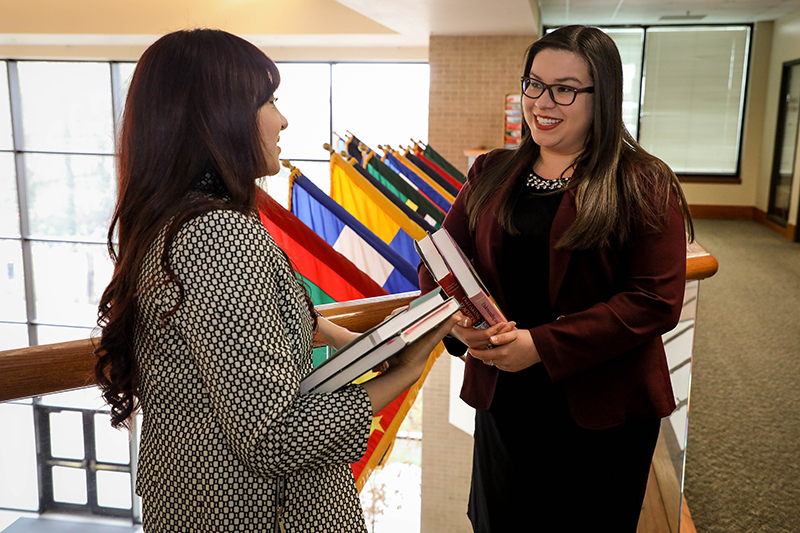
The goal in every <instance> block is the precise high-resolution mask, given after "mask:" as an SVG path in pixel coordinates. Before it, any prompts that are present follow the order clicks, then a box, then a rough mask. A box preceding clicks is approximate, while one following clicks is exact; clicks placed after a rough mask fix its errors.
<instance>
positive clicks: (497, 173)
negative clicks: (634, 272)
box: [467, 26, 694, 250]
mask: <svg viewBox="0 0 800 533" xmlns="http://www.w3.org/2000/svg"><path fill="white" fill-rule="evenodd" d="M542 50H561V51H566V52H571V53H573V54H576V55H577V56H578V57H581V58H583V60H584V61H586V64H587V65H588V67H589V73H590V75H591V77H592V80H593V82H594V95H593V97H594V105H593V106H592V108H593V117H592V125H591V127H590V130H589V134H588V138H587V139H586V144H585V146H584V149H583V152H582V153H581V154H580V155H578V157H577V158H576V159H575V161H574V162H573V164H572V167H573V168H574V169H575V171H576V172H575V175H574V177H575V178H576V179H575V180H573V182H572V183H571V184H570V187H574V188H575V189H576V190H575V194H576V204H577V208H578V213H577V217H576V220H575V223H574V224H573V225H572V226H571V227H570V228H569V230H567V232H566V233H565V234H564V235H563V237H562V239H561V241H560V242H559V243H558V246H559V247H563V248H566V249H570V250H588V249H596V248H600V247H602V246H606V245H621V244H622V243H624V242H626V240H627V239H628V238H629V237H630V234H631V231H632V229H633V227H634V226H639V227H644V228H652V229H660V228H661V227H663V225H664V221H665V220H666V216H665V214H666V211H667V209H668V203H669V199H670V190H672V191H673V192H674V194H675V196H676V197H677V198H678V202H679V204H680V208H681V210H682V212H683V216H684V219H685V221H686V227H687V231H688V234H689V240H692V239H693V238H694V228H693V225H692V219H691V215H690V213H689V208H688V205H687V202H686V198H685V197H684V195H683V191H682V189H681V186H680V183H679V181H678V178H677V177H676V176H675V173H674V172H672V170H671V169H670V168H669V167H668V166H667V165H666V164H665V163H664V162H663V161H661V160H660V159H658V158H657V157H655V156H653V155H651V154H649V153H647V152H646V151H645V150H644V149H643V148H642V147H641V146H640V145H639V143H637V142H636V140H635V139H634V138H633V137H632V136H631V135H630V133H629V132H628V130H627V128H626V127H625V124H624V123H623V120H622V100H623V91H622V61H621V60H620V56H619V51H618V50H617V46H616V45H615V44H614V41H613V40H612V39H611V38H610V37H609V36H608V35H606V34H605V33H604V32H603V31H602V30H600V29H598V28H594V27H590V26H565V27H563V28H560V29H558V30H556V31H554V32H552V33H549V34H547V35H545V36H544V37H542V38H541V39H539V40H538V41H536V42H535V43H533V44H532V45H531V46H530V47H529V48H528V51H527V54H526V58H525V65H524V69H525V70H524V71H523V75H524V76H527V75H528V73H529V72H530V69H531V65H532V64H533V60H534V58H535V57H536V55H537V54H538V53H539V52H541V51H542ZM522 98H527V97H526V96H524V95H523V96H522ZM539 152H540V148H539V146H538V145H537V144H536V142H534V140H533V136H532V135H531V130H530V128H529V127H528V125H527V124H526V123H525V121H523V123H522V140H521V142H520V145H519V146H518V147H517V148H516V149H515V150H508V151H505V152H502V153H501V154H499V155H498V156H497V158H498V159H497V161H498V162H497V164H495V165H493V166H491V167H490V168H488V169H487V171H486V174H485V176H483V177H482V179H481V180H479V181H478V182H476V183H475V184H474V185H472V186H470V189H469V193H470V195H469V197H468V200H467V210H468V213H469V221H470V229H471V230H472V231H474V230H475V228H476V226H477V223H478V219H479V217H480V216H481V215H482V214H483V212H484V211H485V210H486V209H487V208H488V207H489V204H490V203H491V202H492V200H493V199H494V197H495V195H496V194H498V193H497V191H499V190H502V191H504V193H503V194H504V195H505V196H504V197H503V198H502V199H501V204H500V208H499V209H498V211H497V215H496V216H497V219H498V222H499V223H500V224H501V226H502V227H503V228H504V229H505V230H506V231H508V232H510V233H516V232H517V230H516V228H515V227H514V224H513V222H512V212H513V209H514V204H515V202H516V197H514V196H513V195H512V194H511V190H512V189H513V188H512V187H507V186H505V185H506V182H507V180H508V178H509V176H510V175H512V174H514V173H515V172H518V171H519V169H520V168H524V169H526V170H531V169H532V168H533V164H534V162H535V161H536V160H537V158H538V157H539Z"/></svg>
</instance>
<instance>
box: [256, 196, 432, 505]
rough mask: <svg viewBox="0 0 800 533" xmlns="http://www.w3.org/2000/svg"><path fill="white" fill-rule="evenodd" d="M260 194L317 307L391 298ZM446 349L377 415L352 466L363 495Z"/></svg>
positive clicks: (263, 210) (262, 209) (272, 229)
mask: <svg viewBox="0 0 800 533" xmlns="http://www.w3.org/2000/svg"><path fill="white" fill-rule="evenodd" d="M257 193H258V194H257V207H258V212H259V216H260V218H261V221H262V223H263V224H264V225H265V227H266V228H267V230H268V231H269V233H270V235H272V238H273V239H274V240H275V242H276V243H277V244H278V246H280V247H281V248H282V249H283V250H284V251H285V252H286V253H287V255H288V256H289V258H290V259H291V261H292V263H293V267H294V268H295V270H296V272H297V274H298V276H299V277H300V278H301V280H303V281H305V282H306V283H308V286H309V287H311V284H312V283H314V285H315V286H317V287H318V288H319V289H320V291H319V292H316V293H315V292H312V299H314V298H317V299H315V300H314V303H315V304H321V303H330V302H332V301H346V300H353V299H361V298H365V297H370V296H381V295H385V294H386V291H384V290H383V289H382V288H381V287H380V286H378V285H377V284H376V283H375V282H374V281H372V280H371V279H370V278H369V277H368V276H367V275H366V274H364V273H363V272H361V271H359V270H358V268H356V267H355V265H353V264H352V263H350V262H349V261H348V260H347V259H346V258H345V257H344V256H342V255H341V254H339V253H338V252H336V251H335V250H334V249H333V248H332V247H331V246H330V245H328V244H327V243H326V242H325V241H323V240H322V238H321V237H320V236H319V235H317V234H316V233H314V232H313V231H312V230H311V229H310V228H308V227H306V226H305V225H304V224H303V223H302V222H300V220H299V219H297V218H296V217H295V216H294V215H292V214H291V213H290V212H289V211H287V210H285V209H284V208H283V207H282V206H281V205H280V204H279V203H278V202H276V201H275V200H273V199H272V198H271V197H270V196H269V195H268V194H267V193H266V192H264V191H263V190H262V189H258V191H257ZM310 280H316V282H312V281H310ZM317 284H318V285H317ZM337 298H341V299H339V300H337ZM442 350H443V345H442V344H439V346H438V347H437V348H436V350H434V352H433V354H432V355H431V357H430V358H429V359H428V364H427V365H426V367H425V370H424V372H423V374H422V377H420V379H419V380H418V381H417V383H415V384H414V385H412V386H411V387H410V388H409V389H408V390H406V391H405V392H404V393H403V394H401V395H400V396H399V397H397V398H396V399H395V400H394V401H393V402H392V403H390V404H389V405H388V406H386V407H385V408H384V409H382V410H381V411H380V412H379V413H378V414H377V415H376V416H375V417H373V419H372V427H371V428H370V433H369V439H368V441H367V452H366V453H365V454H364V456H363V457H362V458H361V460H360V461H358V462H357V463H352V464H351V465H350V466H351V468H352V469H353V477H354V478H355V481H356V487H357V488H358V490H359V492H360V491H361V489H362V488H363V487H364V485H365V484H366V482H367V480H368V479H369V476H370V474H371V473H372V472H373V470H375V469H376V468H378V467H379V466H380V465H381V461H382V460H383V459H384V458H385V457H386V456H387V452H388V450H389V449H390V448H391V445H392V443H393V442H394V439H395V437H396V436H397V430H398V429H399V428H400V425H401V424H402V423H403V419H404V418H405V416H406V414H407V413H408V411H409V410H410V409H411V406H412V405H413V404H414V401H415V400H416V398H417V394H418V393H419V390H420V389H421V388H422V383H423V382H424V380H425V377H426V376H427V374H428V372H429V371H430V369H431V366H432V365H433V362H434V361H435V359H436V358H437V357H438V356H439V355H440V354H441V353H442Z"/></svg>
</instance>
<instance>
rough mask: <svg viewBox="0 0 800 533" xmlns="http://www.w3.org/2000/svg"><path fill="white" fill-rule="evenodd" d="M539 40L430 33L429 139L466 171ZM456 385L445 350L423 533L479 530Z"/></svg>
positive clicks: (426, 467) (434, 386) (433, 390)
mask: <svg viewBox="0 0 800 533" xmlns="http://www.w3.org/2000/svg"><path fill="white" fill-rule="evenodd" d="M535 39H536V36H535V35H530V36H480V37H435V36H433V37H431V38H430V48H429V61H430V66H431V92H430V121H429V124H430V125H429V130H428V142H429V143H430V144H431V146H433V147H434V148H435V149H436V150H437V151H438V152H440V153H441V154H442V155H443V156H444V157H445V158H447V160H448V161H450V162H451V163H452V164H453V165H455V166H456V167H458V168H459V169H460V170H461V171H462V172H464V173H466V171H467V157H466V156H465V155H464V150H468V149H473V148H479V147H481V148H499V147H502V145H503V109H504V104H505V95H506V94H516V93H518V92H519V90H520V89H519V77H520V75H521V70H522V62H523V60H524V57H525V50H526V49H527V47H528V46H529V45H530V44H531V43H532V42H533V41H534V40H535ZM461 366H462V367H463V365H461ZM449 391H450V356H448V355H447V354H444V355H442V357H440V358H439V360H438V361H437V362H436V364H435V365H434V367H433V370H432V371H431V373H430V374H429V375H428V377H427V379H426V380H425V400H424V403H423V429H422V431H423V435H424V438H423V441H422V528H421V531H422V533H469V532H471V531H472V528H471V526H470V523H469V519H468V518H467V514H466V513H467V500H468V497H469V483H470V475H471V465H472V437H471V436H470V435H468V434H466V433H464V432H463V431H461V430H459V429H456V428H455V427H454V426H452V425H450V423H449V422H448V409H449ZM459 401H460V400H459Z"/></svg>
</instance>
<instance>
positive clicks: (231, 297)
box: [95, 30, 460, 532]
mask: <svg viewBox="0 0 800 533" xmlns="http://www.w3.org/2000/svg"><path fill="white" fill-rule="evenodd" d="M278 83H279V75H278V69H277V67H276V66H275V64H274V63H273V62H272V61H271V60H270V59H269V58H267V56H266V55H264V53H263V52H261V51H260V50H258V48H256V47H255V46H253V45H252V44H250V43H248V42H247V41H245V40H243V39H240V38H238V37H235V36H233V35H231V34H228V33H225V32H222V31H216V30H192V31H179V32H175V33H171V34H169V35H166V36H164V37H162V38H161V39H159V40H158V41H157V42H156V43H154V44H153V45H152V46H150V47H149V48H148V49H147V50H146V51H145V52H144V54H143V55H142V57H141V59H140V60H139V63H138V65H137V67H136V70H135V72H134V74H133V78H132V81H131V85H130V90H129V93H128V98H127V102H126V107H125V113H124V117H123V121H122V129H121V134H120V145H119V146H120V148H119V160H118V172H119V183H118V189H119V190H118V200H117V205H116V210H115V212H114V215H113V219H112V223H111V227H110V229H109V234H108V243H109V244H108V248H109V253H110V254H111V256H112V259H113V260H114V264H115V268H114V275H113V278H112V280H111V283H110V284H109V286H108V288H107V289H106V291H105V293H104V294H103V297H102V300H101V302H100V309H99V315H100V318H99V321H98V324H99V325H100V327H101V328H102V336H101V339H100V345H99V348H98V349H97V351H96V354H97V356H98V360H97V365H96V369H95V371H96V376H97V380H98V382H99V383H100V387H101V389H102V390H103V397H104V398H105V400H106V401H107V402H108V403H109V405H110V406H111V423H112V425H113V426H115V427H120V426H129V424H130V422H131V419H132V416H133V415H134V414H135V413H136V411H137V409H138V408H139V407H141V408H142V411H143V422H142V437H141V452H140V456H139V462H138V468H137V486H136V491H137V493H138V494H139V495H141V496H142V503H143V509H142V511H143V520H144V529H145V531H148V532H177V531H192V532H196V531H215V532H218V531H260V532H264V531H365V530H366V528H365V525H364V518H363V513H362V510H361V506H360V503H359V500H358V494H357V492H356V488H355V483H354V480H353V474H352V471H351V469H350V466H349V463H350V462H355V461H357V460H359V459H360V458H361V456H362V455H363V454H364V452H365V451H366V445H367V439H368V437H369V432H370V425H371V420H372V416H373V414H375V413H377V412H378V411H380V410H381V409H382V408H383V407H385V406H386V405H388V403H389V402H390V401H391V400H393V399H394V398H395V397H397V396H398V395H399V394H401V393H402V391H404V390H405V389H406V388H408V387H409V386H410V385H411V384H413V383H414V382H415V381H416V380H417V379H418V378H419V376H420V375H421V373H422V371H423V369H424V366H425V364H426V362H427V358H428V355H429V354H430V352H431V351H432V349H433V348H434V346H435V345H436V343H437V342H438V341H439V340H440V339H441V338H442V337H443V336H444V335H445V334H446V333H447V332H448V331H449V330H450V328H451V327H452V324H453V323H454V321H455V320H458V319H459V318H460V315H458V314H457V315H456V316H455V317H454V318H453V319H451V321H449V322H447V323H445V324H444V325H442V326H441V327H440V328H439V329H438V330H437V331H435V332H432V333H431V334H429V335H428V336H427V337H425V338H423V339H422V340H421V341H420V342H419V343H415V344H414V345H412V346H411V347H410V348H408V349H406V350H405V351H404V352H402V353H401V354H400V356H399V357H398V359H397V360H396V361H394V362H393V364H392V365H391V366H390V367H389V369H388V370H387V371H386V372H384V373H382V374H381V375H380V376H378V377H377V378H375V379H373V380H371V381H369V382H368V383H365V384H364V385H362V386H351V387H346V388H345V389H343V390H341V391H339V392H335V393H330V394H315V395H308V396H300V395H299V382H300V380H301V379H302V378H303V377H304V376H305V375H306V374H307V373H308V372H309V371H310V370H311V347H312V337H313V336H314V334H315V333H316V334H317V335H318V336H320V337H321V338H322V339H323V340H325V341H327V342H328V343H329V344H331V345H332V346H334V347H340V346H342V345H343V344H345V343H346V342H347V341H349V340H350V339H351V338H352V337H353V336H355V334H354V333H351V332H349V331H347V330H346V329H344V328H340V327H338V326H335V325H334V324H332V323H331V322H329V321H327V320H326V319H324V318H322V317H319V316H317V314H316V312H315V311H314V309H313V305H312V304H311V302H310V300H309V298H308V296H307V293H306V292H305V291H304V288H303V287H302V286H301V285H300V284H299V282H298V280H297V277H296V275H295V273H294V271H293V270H292V268H291V265H290V263H289V260H288V257H287V256H286V254H285V253H284V252H283V251H282V250H281V249H280V248H278V247H277V245H276V244H275V242H274V241H273V240H272V238H271V237H270V235H269V233H268V232H267V230H266V229H265V228H264V226H263V225H262V224H261V223H260V221H259V218H258V214H257V213H256V209H255V199H256V179H257V178H259V177H261V176H264V175H268V174H276V173H277V172H278V170H279V168H280V166H279V159H278V157H279V152H280V148H279V147H278V140H279V135H280V132H281V131H282V130H283V129H284V128H285V127H286V126H287V121H286V119H285V118H284V117H283V115H281V114H280V112H279V111H278V109H277V107H276V106H275V98H274V96H273V94H274V92H275V89H276V88H277V87H278ZM115 236H116V238H117V239H118V244H117V245H114V244H113V242H112V241H113V239H114V237H115Z"/></svg>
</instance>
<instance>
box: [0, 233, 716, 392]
mask: <svg viewBox="0 0 800 533" xmlns="http://www.w3.org/2000/svg"><path fill="white" fill-rule="evenodd" d="M717 268H718V265H717V260H716V259H714V256H712V255H711V254H710V253H708V252H707V251H706V250H705V249H704V248H703V247H702V246H700V245H699V244H697V243H693V244H691V245H689V246H688V247H687V250H686V271H687V274H686V277H687V279H690V280H699V279H705V278H708V277H711V276H713V275H714V274H715V273H716V271H717ZM418 294H419V293H418V292H407V293H403V294H392V295H389V296H379V297H376V298H365V299H363V300H354V301H350V302H340V303H334V304H326V305H321V306H319V307H318V309H319V311H320V313H322V315H324V316H325V317H327V318H329V319H330V320H331V321H333V322H334V323H336V324H339V325H341V326H344V327H346V328H348V329H350V330H352V331H366V330H368V329H369V328H371V327H373V326H374V325H376V324H378V323H379V322H380V321H381V320H383V319H384V318H385V317H386V316H387V315H389V313H391V311H392V310H393V309H396V308H398V307H401V306H403V305H407V304H408V302H410V301H411V300H413V299H414V297H416V296H417V295H418ZM94 343H95V341H94V340H92V339H85V340H79V341H70V342H61V343H56V344H45V345H42V346H32V347H30V348H19V349H16V350H6V351H3V352H0V402H5V401H9V400H16V399H20V398H27V397H30V396H38V395H41V394H48V393H52V392H59V391H64V390H70V389H77V388H81V387H86V386H89V385H93V384H94V383H95V380H94V362H95V357H94V355H93V352H94V349H95V345H94Z"/></svg>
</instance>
